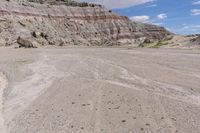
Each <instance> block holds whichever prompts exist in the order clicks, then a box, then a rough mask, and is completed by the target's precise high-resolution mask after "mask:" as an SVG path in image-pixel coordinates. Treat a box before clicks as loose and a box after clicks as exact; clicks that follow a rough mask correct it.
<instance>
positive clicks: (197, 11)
mask: <svg viewBox="0 0 200 133" xmlns="http://www.w3.org/2000/svg"><path fill="white" fill-rule="evenodd" d="M191 13H192V15H200V9H192V10H191Z"/></svg>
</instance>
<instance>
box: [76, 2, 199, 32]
mask: <svg viewBox="0 0 200 133" xmlns="http://www.w3.org/2000/svg"><path fill="white" fill-rule="evenodd" d="M79 1H86V2H93V3H99V4H103V5H105V6H106V7H107V8H109V9H112V10H113V12H115V13H117V14H120V15H123V16H128V17H129V18H130V19H131V20H133V21H139V22H144V23H151V24H156V25H159V26H163V27H165V28H166V29H168V30H170V31H171V32H173V33H176V34H200V0H118V1H117V0H79Z"/></svg>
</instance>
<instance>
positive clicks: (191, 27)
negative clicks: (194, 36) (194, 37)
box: [183, 25, 200, 29]
mask: <svg viewBox="0 0 200 133" xmlns="http://www.w3.org/2000/svg"><path fill="white" fill-rule="evenodd" d="M183 29H200V25H185V26H184V27H183Z"/></svg>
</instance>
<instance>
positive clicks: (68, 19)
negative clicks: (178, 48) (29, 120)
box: [0, 0, 171, 46]
mask: <svg viewBox="0 0 200 133" xmlns="http://www.w3.org/2000/svg"><path fill="white" fill-rule="evenodd" d="M29 1H33V2H28V1H24V0H19V1H10V2H7V1H1V2H0V16H1V19H0V42H1V44H0V45H13V44H15V43H16V42H18V43H19V41H17V39H19V37H21V38H24V36H26V38H25V42H26V44H27V43H28V44H27V45H49V44H50V45H60V46H63V45H85V46H87V45H98V46H102V45H106V46H110V45H116V44H117V45H121V44H123V43H126V44H127V43H132V44H140V43H143V42H144V41H146V42H152V41H157V40H163V39H166V38H168V37H169V36H171V33H170V32H168V31H167V30H165V29H164V28H163V27H157V26H155V25H149V24H142V23H136V22H132V21H131V20H129V19H128V18H127V17H125V16H119V15H117V14H114V13H112V11H110V10H108V9H106V8H104V7H103V6H101V5H96V4H88V3H77V2H73V1H65V0H60V1H56V2H55V0H52V1H48V2H46V1H41V0H29ZM38 2H39V3H38ZM41 3H43V4H41ZM23 41H24V40H22V41H21V42H23ZM32 42H34V43H33V44H32ZM30 43H31V44H30Z"/></svg>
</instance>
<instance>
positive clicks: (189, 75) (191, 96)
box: [0, 48, 200, 133]
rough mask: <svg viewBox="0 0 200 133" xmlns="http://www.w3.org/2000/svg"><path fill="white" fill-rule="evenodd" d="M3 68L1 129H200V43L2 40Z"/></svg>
mask: <svg viewBox="0 0 200 133" xmlns="http://www.w3.org/2000/svg"><path fill="white" fill-rule="evenodd" d="M0 72H1V74H0V89H1V90H0V102H1V103H0V111H1V113H0V129H1V130H0V132H1V133H199V132H200V51H199V50H177V49H173V50H172V49H129V50H128V49H127V48H68V49H67V48H63V49H10V48H0ZM3 92H4V93H3Z"/></svg>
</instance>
